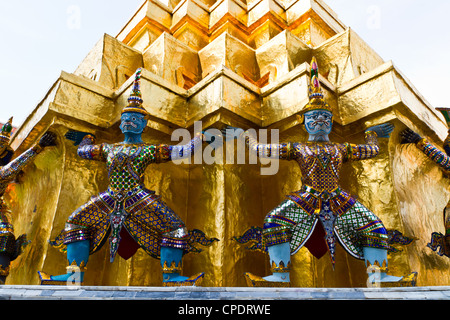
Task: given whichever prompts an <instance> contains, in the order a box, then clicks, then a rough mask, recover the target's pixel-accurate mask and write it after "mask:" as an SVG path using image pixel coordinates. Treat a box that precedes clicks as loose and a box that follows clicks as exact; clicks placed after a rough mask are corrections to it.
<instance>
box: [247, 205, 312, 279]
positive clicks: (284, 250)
mask: <svg viewBox="0 0 450 320" xmlns="http://www.w3.org/2000/svg"><path fill="white" fill-rule="evenodd" d="M309 218H310V216H309V215H308V214H307V213H305V212H304V211H303V210H302V209H301V208H300V207H299V206H298V205H297V204H295V203H294V202H293V201H291V200H286V201H284V202H283V203H281V204H280V205H279V206H278V207H276V208H275V209H274V210H272V211H271V212H270V213H269V214H268V215H267V216H266V217H265V219H264V228H263V231H262V237H263V247H265V248H267V252H268V254H269V259H270V267H271V271H272V274H271V275H269V276H266V277H260V276H256V275H253V274H251V273H249V272H246V273H245V278H246V281H247V284H248V286H251V287H289V286H290V268H291V245H292V243H291V236H292V230H293V228H294V227H295V226H296V225H298V224H301V223H300V222H301V221H303V220H304V219H306V220H308V219H309ZM306 224H308V223H306ZM311 226H312V220H311ZM299 242H302V241H299ZM294 245H296V244H295V243H294Z"/></svg>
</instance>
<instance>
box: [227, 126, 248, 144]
mask: <svg viewBox="0 0 450 320" xmlns="http://www.w3.org/2000/svg"><path fill="white" fill-rule="evenodd" d="M243 132H244V129H241V128H236V127H231V126H227V127H226V128H225V129H222V135H223V136H224V138H225V141H228V140H233V139H236V138H239V136H240V135H241V133H243Z"/></svg>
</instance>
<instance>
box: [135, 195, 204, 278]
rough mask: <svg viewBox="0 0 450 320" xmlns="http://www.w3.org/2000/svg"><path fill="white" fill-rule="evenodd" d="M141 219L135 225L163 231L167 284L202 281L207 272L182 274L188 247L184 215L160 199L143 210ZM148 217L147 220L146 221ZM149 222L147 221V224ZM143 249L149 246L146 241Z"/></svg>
mask: <svg viewBox="0 0 450 320" xmlns="http://www.w3.org/2000/svg"><path fill="white" fill-rule="evenodd" d="M139 216H140V220H139V223H137V224H136V226H135V227H139V228H141V229H142V230H151V229H157V230H158V231H159V233H160V235H161V238H160V241H161V242H160V243H159V244H158V245H157V244H156V243H155V246H154V247H156V246H159V245H160V247H161V252H160V253H159V255H160V260H161V267H162V272H163V285H164V286H195V285H200V283H201V281H202V280H203V277H204V273H199V274H196V275H193V276H190V277H186V276H182V275H181V274H182V268H183V263H182V260H183V255H184V254H185V253H186V252H187V250H188V242H187V241H188V238H189V235H188V231H187V230H186V227H185V224H184V222H183V221H182V220H181V218H180V217H179V216H178V215H177V214H176V213H175V212H174V211H173V210H172V209H171V208H170V207H169V206H168V205H167V204H165V203H164V201H162V200H160V199H157V200H154V201H152V203H151V204H150V205H149V206H148V207H146V208H145V210H141V211H140V213H139ZM147 221H148V222H147ZM146 224H147V225H146ZM143 245H144V249H146V247H145V244H143Z"/></svg>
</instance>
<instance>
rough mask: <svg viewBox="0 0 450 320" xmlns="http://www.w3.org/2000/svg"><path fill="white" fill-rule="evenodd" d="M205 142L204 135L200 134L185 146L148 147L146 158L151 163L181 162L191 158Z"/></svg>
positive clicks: (164, 145)
mask: <svg viewBox="0 0 450 320" xmlns="http://www.w3.org/2000/svg"><path fill="white" fill-rule="evenodd" d="M202 142H203V133H198V134H196V135H195V136H194V138H193V139H192V140H191V141H189V143H187V144H185V145H168V144H160V145H156V146H153V145H152V146H147V147H146V148H147V149H148V150H147V151H146V154H147V156H146V158H147V159H148V160H150V162H155V163H163V162H168V161H172V160H181V159H186V158H189V157H191V155H192V154H193V153H194V151H195V150H196V149H197V148H199V147H201V145H202Z"/></svg>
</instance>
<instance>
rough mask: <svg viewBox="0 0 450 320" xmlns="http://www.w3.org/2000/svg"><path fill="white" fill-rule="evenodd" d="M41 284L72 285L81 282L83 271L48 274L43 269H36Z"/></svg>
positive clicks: (80, 283)
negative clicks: (55, 274)
mask: <svg viewBox="0 0 450 320" xmlns="http://www.w3.org/2000/svg"><path fill="white" fill-rule="evenodd" d="M38 274H39V279H40V280H41V285H59V286H61V285H73V284H79V285H82V284H83V278H84V272H71V273H66V274H61V275H57V276H52V275H49V274H48V273H46V272H44V271H38Z"/></svg>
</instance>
